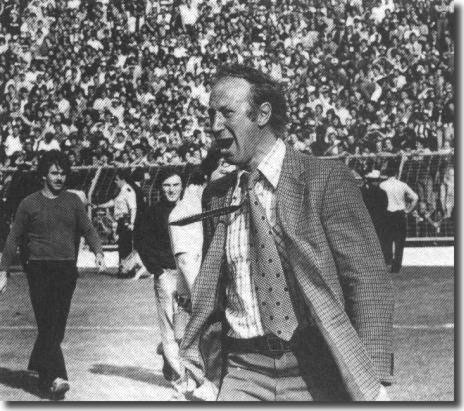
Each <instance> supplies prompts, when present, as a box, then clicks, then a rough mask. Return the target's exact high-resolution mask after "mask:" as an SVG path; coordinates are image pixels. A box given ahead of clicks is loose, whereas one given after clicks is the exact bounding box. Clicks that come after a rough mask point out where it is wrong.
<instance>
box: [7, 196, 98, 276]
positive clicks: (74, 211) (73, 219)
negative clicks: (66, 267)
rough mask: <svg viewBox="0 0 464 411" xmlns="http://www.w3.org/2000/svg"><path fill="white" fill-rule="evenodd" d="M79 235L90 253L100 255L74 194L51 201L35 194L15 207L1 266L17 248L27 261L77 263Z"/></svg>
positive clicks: (82, 205)
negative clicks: (70, 261) (19, 246)
mask: <svg viewBox="0 0 464 411" xmlns="http://www.w3.org/2000/svg"><path fill="white" fill-rule="evenodd" d="M81 236H84V237H85V239H86V240H87V243H88V244H89V246H90V248H91V250H92V251H93V252H94V253H102V252H103V250H102V246H101V241H100V238H99V236H98V234H97V231H96V230H95V228H94V227H93V225H92V223H91V222H90V220H89V217H88V216H87V214H86V212H85V207H84V204H82V201H81V200H80V199H79V197H78V196H77V195H76V194H73V193H70V192H68V191H63V192H62V193H61V194H60V195H59V196H58V197H56V198H53V199H51V198H48V197H45V196H44V195H43V194H42V192H41V191H37V192H35V193H33V194H31V195H29V196H27V197H26V198H25V199H24V200H22V201H21V203H20V204H19V207H18V210H17V212H16V216H15V220H14V223H13V227H12V229H11V231H10V234H9V235H8V239H7V242H6V245H5V249H4V251H3V256H2V263H1V266H2V267H4V268H7V267H8V266H9V265H10V264H11V262H12V260H13V258H14V255H15V254H16V249H17V247H18V245H21V248H22V254H23V256H24V257H25V258H27V259H28V260H60V261H62V260H77V255H78V252H79V241H80V237H81Z"/></svg>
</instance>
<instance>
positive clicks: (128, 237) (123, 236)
mask: <svg viewBox="0 0 464 411" xmlns="http://www.w3.org/2000/svg"><path fill="white" fill-rule="evenodd" d="M127 225H128V220H127V219H126V218H120V219H119V220H118V228H117V231H116V233H117V234H118V253H119V261H121V260H124V258H126V257H127V256H128V255H129V254H130V253H131V252H132V231H131V230H129V229H128V228H127Z"/></svg>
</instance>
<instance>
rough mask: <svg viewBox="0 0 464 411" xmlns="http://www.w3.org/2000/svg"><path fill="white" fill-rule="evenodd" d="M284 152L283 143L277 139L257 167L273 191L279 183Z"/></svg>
mask: <svg viewBox="0 0 464 411" xmlns="http://www.w3.org/2000/svg"><path fill="white" fill-rule="evenodd" d="M286 150H287V148H286V146H285V143H284V142H283V141H282V140H281V139H280V138H279V139H277V140H276V142H275V143H274V145H273V146H272V149H271V151H270V152H269V153H268V154H267V155H266V157H264V158H263V159H262V160H261V163H259V165H258V170H259V171H260V172H261V174H262V175H263V176H264V177H265V178H266V180H267V181H268V182H269V183H270V184H271V185H272V187H274V190H275V189H277V184H278V183H279V179H280V173H281V171H282V164H283V162H284V157H285V152H286Z"/></svg>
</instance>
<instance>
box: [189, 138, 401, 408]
mask: <svg viewBox="0 0 464 411" xmlns="http://www.w3.org/2000/svg"><path fill="white" fill-rule="evenodd" d="M235 182H236V173H232V174H230V175H228V176H226V177H224V178H222V179H220V180H217V181H215V182H213V183H211V184H210V185H209V186H208V187H207V188H206V189H205V192H204V194H203V207H204V208H205V209H211V208H217V207H222V206H225V205H229V204H230V202H231V197H232V192H233V188H234V184H235ZM276 199H277V218H278V219H279V221H280V222H281V225H282V230H283V233H284V238H285V244H286V248H287V250H288V253H289V257H290V258H289V260H290V262H291V265H292V268H293V272H294V275H295V278H296V283H297V284H298V285H299V287H300V289H301V291H302V294H303V295H304V298H305V303H306V304H307V306H308V308H309V311H310V312H311V315H312V317H313V318H312V320H313V323H315V324H316V326H317V327H318V329H319V331H320V333H321V334H322V336H323V338H324V340H325V342H326V344H327V346H328V347H329V350H330V352H331V354H332V356H333V358H334V359H335V362H336V364H337V366H338V368H339V371H340V374H341V375H342V378H343V381H344V383H345V388H346V390H347V392H348V394H349V396H350V397H351V399H352V400H354V401H370V400H374V399H375V398H376V396H377V395H378V393H379V390H380V384H381V382H382V383H391V379H392V375H393V353H392V352H393V351H392V335H393V325H392V320H393V293H392V288H393V287H392V280H391V277H390V275H389V274H388V272H387V269H386V266H385V264H384V260H383V256H382V252H381V249H380V245H379V241H378V238H377V236H376V233H375V230H374V227H373V225H372V222H371V219H370V217H369V214H368V212H367V210H366V207H365V205H364V203H363V201H362V197H361V193H360V190H359V188H358V187H357V185H356V182H355V179H354V178H353V176H352V174H351V172H350V170H349V169H348V168H347V167H346V166H345V165H344V164H342V163H341V162H339V161H336V160H327V161H324V160H320V159H317V158H314V157H310V156H307V155H303V154H301V153H298V152H296V151H295V150H293V148H291V147H289V146H287V151H286V155H285V158H284V162H283V166H282V172H281V177H280V180H279V184H278V186H277V190H276ZM228 218H230V217H229V216H221V217H216V218H213V219H211V220H210V221H205V224H204V226H205V239H204V259H203V263H202V268H201V270H200V273H199V274H198V277H197V279H196V281H195V284H194V288H193V291H192V316H191V319H190V321H189V324H188V326H187V329H186V332H185V336H184V339H183V341H182V345H181V355H182V357H183V359H184V362H185V366H186V368H187V370H188V372H189V373H190V375H191V376H193V377H194V379H196V380H197V382H198V383H202V382H203V381H204V379H205V378H206V379H208V380H210V381H212V382H213V383H214V384H215V385H217V386H218V387H219V386H220V381H221V377H222V373H223V370H224V368H223V366H224V358H223V351H222V346H221V344H222V338H223V336H224V330H223V329H224V328H225V326H226V323H225V317H224V304H225V291H224V290H225V277H226V274H225V273H226V272H227V264H226V257H225V237H226V228H227V224H228Z"/></svg>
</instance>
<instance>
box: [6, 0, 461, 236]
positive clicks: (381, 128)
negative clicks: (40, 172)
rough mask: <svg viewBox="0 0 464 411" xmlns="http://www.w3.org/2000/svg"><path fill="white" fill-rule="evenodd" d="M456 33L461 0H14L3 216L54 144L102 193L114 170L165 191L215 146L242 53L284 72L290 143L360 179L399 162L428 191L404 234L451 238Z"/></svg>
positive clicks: (149, 193) (94, 196)
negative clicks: (225, 77)
mask: <svg viewBox="0 0 464 411" xmlns="http://www.w3.org/2000/svg"><path fill="white" fill-rule="evenodd" d="M455 38H456V36H455V14H454V7H453V3H452V2H451V1H449V0H421V1H415V2H410V1H409V2H408V1H404V0H379V1H375V0H332V1H322V0H100V1H94V0H69V1H65V0H32V1H27V0H5V1H3V2H2V3H1V5H0V134H1V142H2V144H1V145H0V165H1V166H2V167H3V168H2V170H3V172H2V173H3V174H2V179H1V184H2V185H1V187H0V188H1V190H2V191H1V192H2V198H3V202H2V203H1V206H2V209H1V210H0V213H2V214H3V216H4V218H2V219H1V221H2V224H3V225H5V227H4V228H1V227H0V229H1V230H2V231H3V230H7V228H6V227H7V225H8V222H9V221H10V220H11V216H12V215H13V214H14V210H15V207H16V206H17V204H18V201H19V200H20V199H21V198H22V197H23V196H24V194H25V193H27V192H28V190H30V189H32V188H33V187H34V184H35V183H34V178H33V175H32V173H31V170H34V167H35V164H36V162H37V156H38V155H39V153H40V152H41V151H44V150H50V149H53V148H57V149H60V150H63V151H65V152H66V153H68V156H69V158H70V160H71V162H72V164H73V166H74V170H75V173H74V174H73V179H74V180H73V181H72V184H71V185H72V186H74V187H75V188H79V189H82V190H83V191H84V192H85V193H86V195H87V196H88V197H89V199H90V200H91V201H92V202H99V201H105V200H106V199H108V198H109V197H110V196H112V195H113V194H114V193H113V191H114V185H113V184H112V181H113V180H112V179H113V177H114V169H115V167H131V168H132V169H133V170H135V169H143V170H144V173H143V176H144V178H143V182H142V183H143V187H144V191H145V194H146V197H147V199H148V201H152V200H153V199H155V198H156V196H157V193H156V190H154V186H155V182H156V175H157V170H158V169H159V167H163V166H165V165H175V166H178V167H182V168H183V173H185V174H186V175H188V173H189V170H190V169H191V167H193V166H195V165H198V164H199V163H200V162H201V160H202V159H203V158H204V157H205V155H206V152H207V150H208V148H209V147H210V144H211V137H210V135H209V119H208V113H207V105H208V99H209V92H210V89H211V83H210V82H211V75H212V73H213V72H214V70H215V67H217V65H218V64H223V63H246V64H249V65H252V66H255V67H260V68H261V69H263V70H264V71H267V72H268V73H270V74H271V75H272V76H273V77H275V78H276V79H279V80H280V81H281V82H282V83H283V84H285V86H286V90H287V98H288V106H289V113H288V116H289V119H290V121H289V124H288V130H287V131H288V133H287V136H288V137H287V142H288V143H289V144H291V145H293V146H294V147H295V148H296V149H297V150H300V151H302V152H304V153H307V154H308V155H316V156H324V157H330V159H327V161H333V160H334V159H338V160H340V161H345V162H346V163H347V164H348V165H349V166H350V167H351V168H352V169H353V171H354V172H355V173H356V175H358V176H360V177H362V176H364V175H365V174H366V173H368V172H369V171H371V170H372V169H379V170H383V169H385V167H389V166H391V167H396V168H397V170H398V176H399V177H400V178H401V179H402V180H403V181H406V182H408V184H410V185H411V187H413V189H414V190H415V191H416V192H418V193H419V195H420V199H421V201H420V204H419V207H418V208H417V210H416V212H415V214H414V215H412V216H410V217H409V221H408V223H409V224H408V235H409V236H410V237H411V236H412V237H424V236H426V237H448V236H452V235H453V233H454V229H453V227H454V224H453V222H454V142H455V138H454V119H455V115H454V110H455V106H454V104H455V103H454V101H455V99H454V89H455V84H454V74H455V73H454V48H455ZM94 218H95V223H96V224H97V225H101V224H103V223H102V220H104V219H105V218H107V219H108V221H110V219H111V216H104V215H95V216H94ZM103 225H104V224H103ZM102 230H103V229H102ZM108 235H109V234H108ZM1 237H3V235H1ZM108 241H111V240H110V238H109V237H108Z"/></svg>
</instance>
